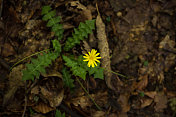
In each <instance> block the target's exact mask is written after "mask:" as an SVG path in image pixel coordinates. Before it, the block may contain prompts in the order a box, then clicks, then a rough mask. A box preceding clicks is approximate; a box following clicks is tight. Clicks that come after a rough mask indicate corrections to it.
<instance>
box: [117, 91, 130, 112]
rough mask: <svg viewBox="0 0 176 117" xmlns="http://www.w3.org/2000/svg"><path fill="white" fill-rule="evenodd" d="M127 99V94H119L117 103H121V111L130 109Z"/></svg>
mask: <svg viewBox="0 0 176 117" xmlns="http://www.w3.org/2000/svg"><path fill="white" fill-rule="evenodd" d="M128 100H129V94H121V95H120V97H119V99H118V103H119V104H120V105H121V108H122V111H121V112H122V113H124V112H128V111H129V110H130V105H129V103H128Z"/></svg>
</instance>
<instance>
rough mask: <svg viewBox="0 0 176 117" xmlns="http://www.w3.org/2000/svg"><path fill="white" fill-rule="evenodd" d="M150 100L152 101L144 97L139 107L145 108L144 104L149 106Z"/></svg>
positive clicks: (151, 100)
mask: <svg viewBox="0 0 176 117" xmlns="http://www.w3.org/2000/svg"><path fill="white" fill-rule="evenodd" d="M152 102H153V99H151V98H144V99H143V101H142V104H141V108H145V107H146V106H149V105H150V104H151V103H152Z"/></svg>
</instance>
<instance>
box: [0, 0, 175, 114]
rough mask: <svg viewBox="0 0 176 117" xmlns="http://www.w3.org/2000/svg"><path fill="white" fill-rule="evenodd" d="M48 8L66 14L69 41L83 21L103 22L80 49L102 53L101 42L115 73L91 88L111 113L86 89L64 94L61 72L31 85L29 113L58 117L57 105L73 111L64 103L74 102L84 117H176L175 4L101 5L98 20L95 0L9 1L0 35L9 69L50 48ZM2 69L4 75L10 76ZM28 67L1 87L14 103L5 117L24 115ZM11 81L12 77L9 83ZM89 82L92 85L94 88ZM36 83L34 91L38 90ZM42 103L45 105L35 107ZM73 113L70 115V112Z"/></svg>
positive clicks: (120, 1)
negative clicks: (44, 13) (43, 15)
mask: <svg viewBox="0 0 176 117" xmlns="http://www.w3.org/2000/svg"><path fill="white" fill-rule="evenodd" d="M43 4H50V5H51V6H52V7H55V8H56V10H57V11H59V12H58V14H59V15H60V14H61V15H62V16H63V22H64V24H63V25H65V27H66V36H67V35H69V34H70V33H71V30H72V29H73V28H74V27H76V25H77V24H79V23H80V22H81V21H85V19H92V18H93V19H95V18H96V26H97V29H96V31H97V35H96V34H95V33H94V34H92V35H90V36H89V40H88V41H85V42H83V44H82V43H81V45H80V46H81V48H82V50H85V51H89V50H91V49H92V48H97V44H98V49H99V50H100V53H101V54H100V55H101V56H102V58H103V59H102V64H101V65H102V67H104V68H106V69H107V70H108V71H106V70H105V73H104V74H105V76H106V84H104V82H103V81H100V80H98V79H93V77H92V76H91V78H90V81H87V80H86V81H85V82H84V86H85V87H86V88H87V89H88V90H89V93H90V95H91V96H92V97H93V98H94V99H95V101H96V102H97V104H99V105H100V106H101V108H103V110H101V111H98V110H97V109H96V108H95V106H94V104H93V103H92V102H91V101H90V99H89V98H88V97H87V96H86V95H85V93H84V92H83V91H80V90H76V91H77V92H74V94H72V93H71V92H70V91H69V90H68V89H67V88H64V90H63V87H62V85H63V82H62V79H61V78H62V76H61V75H59V77H60V78H58V75H56V74H57V72H55V75H48V76H47V75H41V77H42V78H44V79H43V80H42V82H41V83H37V84H35V82H34V83H33V82H28V85H27V88H31V92H29V94H28V95H27V96H29V97H28V98H29V99H28V103H27V109H29V108H30V107H32V109H33V110H34V111H35V113H43V115H44V114H46V115H45V116H47V115H49V116H53V115H54V113H55V108H56V107H57V108H58V109H61V112H65V110H64V109H62V108H61V106H60V105H62V104H66V106H67V107H68V110H74V111H75V112H76V113H79V114H80V115H84V116H95V117H98V116H100V117H102V116H110V117H111V116H112V117H116V116H120V117H123V116H124V117H127V116H129V117H131V116H143V115H145V116H151V115H158V116H162V115H164V116H171V115H173V113H174V111H173V110H171V108H172V107H170V103H171V101H169V99H172V98H175V97H176V94H175V91H176V88H175V85H176V80H175V76H176V72H175V70H176V66H175V56H176V54H175V53H176V49H175V18H174V16H175V15H174V14H175V9H174V7H175V1H174V0H170V1H167V0H157V1H152V0H151V1H145V0H142V1H130V0H116V1H114V0H110V1H106V0H105V1H99V3H98V7H99V10H100V11H99V12H98V15H97V11H96V1H94V0H93V1H85V0H82V1H66V2H65V1H63V0H59V1H43V2H39V1H33V0H29V1H27V4H26V3H25V2H24V1H22V0H19V1H15V2H14V0H12V1H4V3H3V5H4V9H6V10H4V9H3V14H2V23H3V24H4V28H2V29H0V31H1V33H0V35H1V37H3V38H0V41H1V47H3V46H4V50H3V49H2V48H1V56H2V59H4V60H6V61H8V63H9V64H12V62H13V63H14V62H16V61H18V60H17V59H19V58H23V57H25V56H28V55H31V54H33V53H35V52H37V51H40V50H43V49H47V48H49V47H50V39H51V38H53V36H54V35H53V33H51V32H49V31H48V29H47V28H45V24H43V22H42V21H41V20H40V16H39V14H40V8H41V6H42V5H43ZM63 8H64V10H62V9H63ZM100 15H101V16H100ZM107 17H110V18H111V19H110V20H111V23H108V22H106V18H107ZM6 19H7V20H6ZM4 20H6V21H4ZM14 24H15V25H14ZM12 25H13V26H12ZM6 27H8V28H6ZM10 27H11V28H10ZM112 28H113V29H112ZM96 31H95V32H96ZM4 32H5V33H4ZM96 36H97V38H98V41H97V40H96V38H95V37H96ZM64 38H65V37H64ZM5 39H8V41H7V40H5ZM4 42H5V43H4ZM88 42H89V43H88ZM97 42H98V43H97ZM8 48H9V50H8ZM73 51H74V54H75V55H77V54H78V53H80V51H79V49H78V48H74V50H73ZM64 54H65V53H64ZM57 62H58V60H57ZM57 62H55V65H54V66H57V67H56V68H57V71H59V72H60V71H61V69H62V67H63V66H62V64H63V61H62V60H59V62H58V63H57ZM0 63H2V61H0ZM146 63H147V64H146ZM21 64H22V65H23V64H24V62H22V63H21ZM2 66H3V65H2ZM2 66H0V69H1V71H3V70H4V68H3V67H2ZM21 67H22V66H21V65H18V66H16V67H15V68H14V69H13V70H12V71H11V72H10V73H9V75H8V76H9V77H8V79H7V80H3V78H2V79H1V80H2V81H1V83H0V85H1V86H4V84H5V85H6V86H5V87H3V89H0V91H1V93H0V94H2V95H0V98H2V99H3V100H4V101H3V103H4V105H8V104H9V103H10V105H9V106H6V107H7V109H8V110H7V109H6V108H3V107H2V106H1V110H2V113H0V116H1V115H2V116H4V114H7V113H8V114H9V115H13V116H14V114H15V115H18V116H19V115H20V116H21V112H22V111H23V110H24V108H23V106H24V103H23V102H24V94H25V93H24V89H25V88H24V87H25V84H24V83H23V82H21V81H20V78H21V75H20V74H21V72H19V71H21V70H20V69H21ZM49 69H50V68H49ZM112 69H113V70H115V71H119V72H122V73H123V74H125V75H127V76H128V77H129V79H124V78H121V77H118V78H117V76H116V75H113V74H112V73H111V72H109V71H111V70H112ZM47 71H48V70H47ZM3 76H5V75H2V76H1V77H3ZM58 79H60V80H58ZM38 82H39V81H38ZM74 83H75V89H79V88H80V86H79V85H78V84H77V83H76V82H74ZM88 83H91V84H89V85H90V86H89V85H88ZM32 85H34V86H33V87H31V86H32ZM58 85H59V86H61V87H60V88H59V87H58ZM106 85H107V86H106ZM8 86H9V87H8ZM107 87H108V88H107ZM102 90H103V91H102ZM63 91H64V92H65V93H64V92H63ZM80 92H82V94H81V95H79V93H80ZM37 97H38V98H39V101H38V102H36V101H35V100H37V99H38V98H37ZM2 99H1V100H2ZM1 100H0V102H2V101H1ZM54 100H55V101H54ZM112 103H113V104H112ZM172 103H174V102H172ZM114 105H115V106H114ZM51 106H52V107H54V108H52V107H51ZM27 111H28V110H27ZM26 114H28V113H26ZM66 115H68V116H70V114H68V113H66Z"/></svg>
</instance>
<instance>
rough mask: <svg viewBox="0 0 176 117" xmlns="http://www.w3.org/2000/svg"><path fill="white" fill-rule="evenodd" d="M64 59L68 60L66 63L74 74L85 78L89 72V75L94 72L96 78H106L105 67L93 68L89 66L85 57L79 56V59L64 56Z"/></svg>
mask: <svg viewBox="0 0 176 117" xmlns="http://www.w3.org/2000/svg"><path fill="white" fill-rule="evenodd" d="M62 57H63V60H64V61H65V62H66V63H65V65H66V66H68V67H70V68H71V71H72V72H73V75H75V76H79V77H81V78H82V79H83V80H85V79H86V74H87V72H88V73H89V75H92V74H94V78H100V79H102V80H103V79H104V75H103V69H101V68H100V67H99V64H98V66H97V67H95V68H92V67H88V66H87V64H86V62H84V61H83V57H82V56H79V57H78V58H77V59H73V58H69V57H67V56H64V55H63V56H62Z"/></svg>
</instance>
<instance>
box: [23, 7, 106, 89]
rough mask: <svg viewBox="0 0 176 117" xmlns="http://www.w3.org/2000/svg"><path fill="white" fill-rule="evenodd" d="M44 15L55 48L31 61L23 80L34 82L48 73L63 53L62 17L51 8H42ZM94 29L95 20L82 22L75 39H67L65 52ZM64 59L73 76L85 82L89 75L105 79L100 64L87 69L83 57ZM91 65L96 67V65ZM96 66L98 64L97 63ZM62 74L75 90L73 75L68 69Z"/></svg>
mask: <svg viewBox="0 0 176 117" xmlns="http://www.w3.org/2000/svg"><path fill="white" fill-rule="evenodd" d="M42 15H43V18H42V19H43V20H44V21H47V24H46V26H47V27H50V28H51V31H52V32H54V34H55V38H56V39H54V40H52V45H53V48H51V49H49V50H48V51H47V52H42V54H38V56H37V58H32V59H31V63H28V64H26V69H24V70H23V78H22V79H23V80H34V79H35V78H39V76H40V73H43V74H44V73H46V71H45V68H46V67H48V66H49V65H51V64H52V61H54V60H55V59H56V58H58V57H59V56H60V54H61V52H62V50H61V48H62V47H61V44H60V42H59V41H60V40H61V39H62V38H63V32H64V30H63V26H62V24H60V21H61V17H60V16H56V11H55V10H52V9H51V7H50V6H44V7H43V8H42ZM93 29H95V20H87V21H85V23H82V22H81V23H80V25H79V26H78V29H76V28H75V29H74V33H72V36H73V37H68V38H67V40H66V42H65V45H64V47H63V48H64V50H66V51H69V50H70V49H71V48H73V47H74V46H76V44H80V42H81V41H82V40H83V39H84V38H87V37H88V34H90V33H92V30H93ZM70 56H71V55H70ZM97 58H100V57H97ZM62 59H63V60H64V61H65V65H66V66H67V67H69V68H71V71H72V74H73V75H75V76H78V77H80V78H82V79H83V80H85V79H86V74H87V73H89V75H94V77H95V78H100V79H104V76H103V69H101V68H100V64H98V66H97V67H95V68H89V67H90V66H89V67H87V65H86V62H84V61H83V56H79V57H72V58H70V57H67V56H64V55H63V56H62ZM97 61H98V60H97ZM91 64H92V65H93V66H94V63H91ZM95 65H97V64H96V63H95ZM62 74H63V79H64V80H63V81H64V84H65V86H66V87H69V88H73V87H74V84H73V82H74V80H73V79H72V78H71V74H70V72H69V71H68V70H67V68H65V67H64V68H63V70H62Z"/></svg>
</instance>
